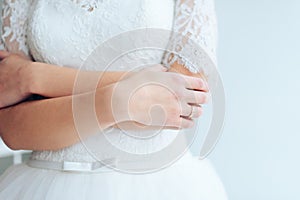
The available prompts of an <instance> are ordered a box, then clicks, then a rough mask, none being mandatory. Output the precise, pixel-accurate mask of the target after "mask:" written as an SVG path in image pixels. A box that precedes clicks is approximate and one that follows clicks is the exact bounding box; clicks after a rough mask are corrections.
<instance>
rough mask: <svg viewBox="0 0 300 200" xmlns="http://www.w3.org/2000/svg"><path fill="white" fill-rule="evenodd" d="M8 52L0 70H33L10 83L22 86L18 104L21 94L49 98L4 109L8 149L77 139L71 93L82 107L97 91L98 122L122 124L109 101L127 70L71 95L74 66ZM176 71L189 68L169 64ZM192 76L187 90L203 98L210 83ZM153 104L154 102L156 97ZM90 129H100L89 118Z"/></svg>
mask: <svg viewBox="0 0 300 200" xmlns="http://www.w3.org/2000/svg"><path fill="white" fill-rule="evenodd" d="M4 54H5V53H3V52H2V54H1V53H0V57H1V56H2V58H3V59H4V60H3V61H2V62H1V65H2V66H1V70H3V69H5V68H4V67H5V66H6V67H8V66H10V67H12V66H17V67H18V66H19V67H20V66H21V67H24V68H22V70H21V69H19V70H18V69H17V70H16V71H17V72H18V73H19V76H20V77H25V76H23V72H24V73H26V74H30V75H29V76H27V77H30V78H28V80H25V81H23V82H22V83H20V84H19V85H16V86H12V88H18V91H20V92H19V94H18V91H17V92H15V93H14V94H16V93H17V95H15V96H14V95H12V96H13V97H12V99H13V100H14V103H15V102H18V101H20V100H21V99H22V98H24V97H26V96H27V95H29V94H32V93H37V94H41V95H45V96H48V97H51V98H50V99H46V100H39V101H33V102H24V103H20V104H17V105H14V106H10V107H7V108H3V109H1V110H0V134H1V137H2V139H3V140H4V141H5V142H6V144H7V145H8V146H9V147H10V148H12V149H30V150H56V149H60V148H64V147H67V146H70V145H72V144H74V143H76V142H78V140H79V138H78V135H77V132H76V129H75V124H74V120H73V115H72V98H76V99H77V100H78V101H80V102H83V103H82V105H83V106H86V105H90V103H91V102H90V99H92V97H93V95H95V98H96V101H95V102H96V110H97V118H98V121H100V122H101V126H102V128H104V129H105V128H107V127H110V126H116V127H117V126H118V123H116V122H115V121H114V119H113V117H112V115H111V110H110V106H109V103H110V102H111V94H112V87H113V86H114V84H115V83H120V80H122V77H123V76H124V73H126V72H117V73H114V72H109V73H108V74H105V75H104V77H106V78H104V79H103V80H104V81H103V82H101V84H102V85H98V86H99V87H97V89H96V91H93V92H87V91H88V90H89V88H88V87H87V88H86V91H83V93H82V94H76V95H75V96H71V95H72V92H73V84H74V80H75V77H76V74H77V72H76V70H75V69H69V68H62V67H59V68H58V67H57V66H49V65H47V64H37V63H33V62H31V61H28V60H26V59H24V58H21V57H14V56H16V55H8V54H5V55H4ZM13 58H17V59H13ZM22 59H24V60H22ZM39 67H40V68H39ZM44 67H45V68H44ZM48 67H49V68H48ZM37 68H39V70H42V69H44V70H45V69H46V68H47V69H49V73H48V71H47V72H45V71H43V73H36V72H38V70H37ZM181 68H182V69H181ZM26 69H31V70H26ZM32 69H35V70H32ZM178 70H182V72H184V70H185V68H183V67H180V66H174V68H171V71H172V72H175V71H176V72H178ZM21 71H22V73H21ZM9 72H10V71H8V70H7V73H9ZM180 72H181V71H180ZM18 73H16V74H18ZM35 73H36V74H43V77H40V76H36V75H35ZM96 73H103V72H87V74H86V76H87V78H93V77H95V76H98V75H99V74H97V75H95V74H96ZM166 74H168V73H166ZM171 74H172V73H171ZM168 75H170V74H168ZM2 80H5V79H4V78H1V77H0V83H1V81H2ZM62 81H63V82H62ZM189 81H190V84H191V85H194V87H192V88H189V90H193V89H195V90H197V91H198V94H196V92H195V94H196V95H198V97H199V98H198V99H199V100H200V99H201V98H204V99H205V94H204V93H205V92H203V91H205V90H207V88H206V87H205V85H204V84H203V81H202V80H201V79H193V80H192V79H191V80H189ZM24 82H27V83H29V84H28V85H29V86H28V85H27V86H26V84H24ZM5 83H7V82H5ZM49 83H51V84H49ZM181 83H182V82H181ZM178 84H180V83H178ZM3 85H4V84H2V88H1V89H3V88H4V89H5V86H3ZM8 85H9V84H8ZM171 85H172V84H171ZM173 85H174V83H173ZM195 85H197V86H195ZM32 86H34V87H32ZM7 88H9V87H7ZM19 88H23V89H19ZM149 90H150V91H152V92H153V91H155V90H153V89H151V88H148V90H147V91H149ZM3 91H11V90H2V92H3ZM199 91H202V92H201V95H202V97H200V96H199V94H200V92H199ZM2 92H1V93H2ZM70 94H71V95H70ZM153 96H155V95H153ZM174 99H176V98H174ZM204 101H205V100H203V99H201V100H200V101H199V102H197V103H201V102H202V103H204ZM2 102H4V101H2ZM8 102H9V101H6V104H9V103H8ZM174 102H175V100H174ZM152 103H156V102H155V100H154V99H153V101H152ZM160 103H164V102H160ZM150 104H151V103H150ZM165 104H166V105H168V104H169V101H166V102H165ZM174 108H177V107H176V105H175V104H174V106H173V107H172V108H166V109H170V110H176V112H177V113H176V114H177V115H178V116H180V115H181V114H184V113H182V112H183V110H178V109H174ZM57 110H59V112H57ZM170 112H171V111H170ZM200 112H201V109H199V112H198V113H196V114H195V117H198V116H199V115H200ZM45 113H47V114H45ZM101 113H106V114H105V116H104V115H101ZM186 113H187V110H185V114H186ZM171 114H174V113H171ZM137 119H138V118H137ZM141 121H142V120H141ZM121 123H125V124H126V123H127V124H133V125H136V124H140V125H142V126H144V127H151V125H145V124H143V123H140V122H138V121H128V120H127V121H126V120H124V121H123V122H121ZM121 123H119V124H121ZM192 125H193V124H192V120H191V119H185V118H182V117H178V119H176V121H172V122H170V123H169V126H168V127H163V128H188V127H190V126H192ZM153 127H154V128H155V127H158V128H162V127H159V126H152V128H153ZM86 130H87V132H89V133H90V134H93V133H95V132H96V131H97V130H98V127H92V126H90V124H89V122H88V121H86Z"/></svg>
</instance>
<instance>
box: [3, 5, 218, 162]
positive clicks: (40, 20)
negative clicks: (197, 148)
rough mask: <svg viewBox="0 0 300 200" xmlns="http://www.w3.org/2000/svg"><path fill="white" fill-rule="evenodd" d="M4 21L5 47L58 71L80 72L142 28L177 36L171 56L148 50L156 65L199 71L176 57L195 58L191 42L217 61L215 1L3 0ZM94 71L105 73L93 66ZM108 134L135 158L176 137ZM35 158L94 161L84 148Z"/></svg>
mask: <svg viewBox="0 0 300 200" xmlns="http://www.w3.org/2000/svg"><path fill="white" fill-rule="evenodd" d="M2 21H3V28H2V38H1V39H2V43H1V46H2V48H4V49H6V50H8V51H10V52H14V53H18V54H21V55H24V56H27V57H29V58H31V59H33V60H36V61H40V62H46V63H51V64H56V65H59V66H68V67H74V68H79V67H80V66H81V64H82V63H83V62H84V61H85V59H87V57H88V55H89V54H90V53H91V52H92V51H93V50H94V48H95V47H96V46H97V45H99V44H100V43H102V42H104V41H105V40H107V39H109V38H111V37H112V36H115V35H117V34H120V33H122V32H126V31H130V30H135V29H139V28H161V29H167V30H171V29H173V30H174V31H175V32H176V34H173V35H171V36H170V38H171V39H170V42H169V44H168V45H170V48H171V49H172V50H173V53H172V52H166V53H163V52H160V53H157V52H156V53H154V52H152V51H147V52H146V53H145V54H143V55H142V57H144V58H145V59H146V60H151V62H152V63H153V62H156V63H163V64H164V65H166V66H170V65H172V64H173V63H174V62H176V61H177V62H180V63H182V64H184V65H185V66H186V67H187V68H188V69H190V70H191V71H194V72H195V71H200V70H202V69H201V67H200V65H201V63H200V62H198V63H197V62H196V64H199V68H195V67H194V66H192V65H191V64H190V63H189V62H188V60H186V59H185V58H184V56H180V55H177V54H176V53H179V54H182V55H184V54H185V53H184V52H186V53H188V54H189V53H192V54H194V52H190V51H189V50H188V49H189V45H192V43H197V44H199V45H201V46H202V47H203V48H204V49H206V50H207V52H208V54H209V55H210V56H211V57H212V58H213V60H215V53H216V18H215V13H214V4H213V0H177V1H174V0H164V1H161V0H125V1H119V0H38V1H33V0H22V1H18V0H4V5H3V13H2ZM177 33H180V34H177ZM174 52H175V53H174ZM194 56H197V54H196V53H195V55H194ZM129 58H130V56H129ZM127 59H128V58H127ZM91 69H92V70H103V69H101V68H99V67H95V66H91ZM114 70H124V66H122V65H117V66H116V67H115V68H114ZM108 132H109V134H108V135H109V140H111V142H112V143H114V144H115V145H116V146H120V148H123V149H124V150H126V151H129V152H135V153H149V152H152V151H157V150H158V149H161V148H163V147H164V146H165V145H167V144H168V143H169V142H170V141H172V140H173V139H174V137H175V135H176V133H174V131H168V132H165V133H164V134H158V135H157V136H156V137H153V138H152V139H151V140H143V141H141V140H137V139H134V138H131V137H129V136H128V135H126V134H123V133H122V132H120V131H118V130H115V129H110V130H109V131H108ZM175 132H176V131H175ZM162 133H163V132H162ZM95 137H96V136H95ZM32 158H33V159H40V160H53V161H62V160H69V161H93V160H94V158H92V157H91V156H90V155H89V154H88V153H87V152H86V150H85V148H84V146H82V145H81V144H76V145H73V146H71V147H68V148H66V149H62V150H60V151H43V152H33V156H32Z"/></svg>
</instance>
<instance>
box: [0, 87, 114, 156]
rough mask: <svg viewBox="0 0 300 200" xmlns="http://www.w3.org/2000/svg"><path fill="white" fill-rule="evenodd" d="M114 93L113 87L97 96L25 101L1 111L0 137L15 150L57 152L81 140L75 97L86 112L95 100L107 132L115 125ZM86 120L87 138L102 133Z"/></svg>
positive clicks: (107, 88)
mask: <svg viewBox="0 0 300 200" xmlns="http://www.w3.org/2000/svg"><path fill="white" fill-rule="evenodd" d="M111 92H112V90H111V87H105V88H101V89H98V90H97V91H96V92H95V93H86V94H81V95H76V96H73V97H72V96H66V97H60V98H52V99H46V100H39V101H31V102H25V103H22V104H19V105H15V106H12V107H9V108H5V109H1V110H0V136H1V137H2V139H3V140H4V142H5V143H6V144H7V145H8V146H9V147H10V148H12V149H30V150H49V149H51V150H55V149H59V148H63V147H66V146H69V145H71V144H74V143H76V142H77V141H79V137H78V134H77V131H76V128H75V124H74V118H73V110H72V101H74V98H76V101H77V102H80V106H82V108H83V109H82V112H85V111H86V110H88V108H89V105H91V103H92V102H91V99H94V97H95V102H97V103H96V106H95V110H96V116H97V118H98V120H99V121H100V122H101V127H102V128H103V129H105V128H107V127H109V126H112V125H113V124H114V119H113V117H112V115H111V114H110V113H111V110H110V108H111V107H110V98H111ZM94 95H95V96H94ZM85 108H86V109H85ZM58 110H59V112H58ZM103 113H105V115H103ZM82 114H84V113H82ZM86 120H87V121H81V123H82V124H84V125H85V126H84V130H85V131H86V133H87V136H89V135H92V134H95V133H96V132H97V131H99V129H98V127H95V126H92V125H91V123H89V121H88V120H89V119H86Z"/></svg>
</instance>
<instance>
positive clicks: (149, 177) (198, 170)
mask: <svg viewBox="0 0 300 200" xmlns="http://www.w3.org/2000/svg"><path fill="white" fill-rule="evenodd" d="M0 199H3V200H43V199H47V200H196V199H197V200H202V199H203V200H225V199H227V197H226V193H225V190H224V187H223V185H222V183H221V181H220V179H219V177H218V175H217V174H216V172H215V170H214V168H213V166H212V164H211V163H210V161H209V160H208V159H204V160H199V159H198V158H197V157H193V156H192V155H187V156H184V158H182V159H180V160H178V161H177V162H176V163H174V164H173V165H171V166H169V167H167V168H165V169H162V170H160V171H157V172H154V173H148V174H128V173H122V172H117V171H113V170H112V171H108V172H99V173H78V172H77V173H75V172H63V171H57V170H49V169H39V168H32V167H29V166H28V165H27V164H20V165H15V166H12V167H10V168H9V169H8V170H6V172H5V173H4V174H3V175H2V176H1V178H0Z"/></svg>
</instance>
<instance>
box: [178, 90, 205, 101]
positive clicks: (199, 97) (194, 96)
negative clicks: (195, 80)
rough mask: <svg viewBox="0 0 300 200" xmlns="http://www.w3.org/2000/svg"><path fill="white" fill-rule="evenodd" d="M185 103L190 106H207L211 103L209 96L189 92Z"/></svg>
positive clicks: (203, 93) (186, 94)
mask: <svg viewBox="0 0 300 200" xmlns="http://www.w3.org/2000/svg"><path fill="white" fill-rule="evenodd" d="M184 101H186V102H187V103H189V104H206V103H208V102H209V94H208V93H206V92H201V91H193V90H187V91H186V92H185V94H184Z"/></svg>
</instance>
